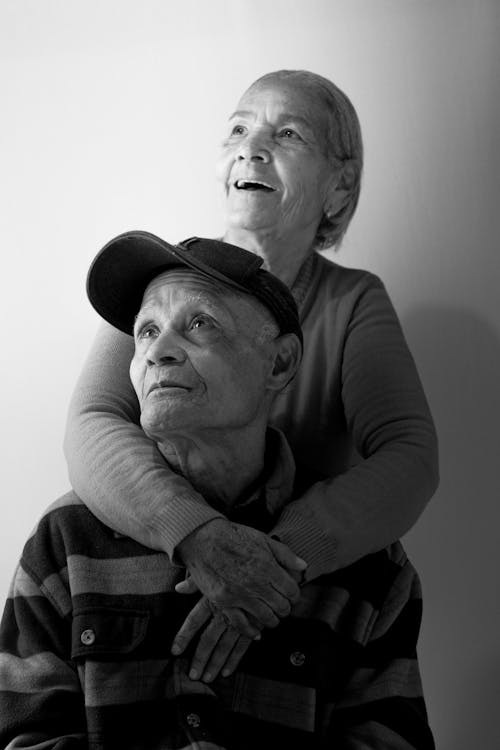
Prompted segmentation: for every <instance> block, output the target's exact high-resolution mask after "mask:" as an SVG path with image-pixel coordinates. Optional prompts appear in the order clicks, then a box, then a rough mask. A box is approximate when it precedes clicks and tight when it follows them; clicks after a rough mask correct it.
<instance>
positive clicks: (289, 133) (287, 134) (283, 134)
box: [278, 128, 302, 140]
mask: <svg viewBox="0 0 500 750" xmlns="http://www.w3.org/2000/svg"><path fill="white" fill-rule="evenodd" d="M278 136H279V137H280V138H292V139H298V140H302V138H301V137H300V135H299V134H298V133H296V132H295V130H292V128H283V129H282V130H280V131H279V133H278Z"/></svg>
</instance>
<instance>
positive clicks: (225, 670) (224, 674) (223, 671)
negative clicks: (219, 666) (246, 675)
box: [222, 669, 231, 677]
mask: <svg viewBox="0 0 500 750" xmlns="http://www.w3.org/2000/svg"><path fill="white" fill-rule="evenodd" d="M230 674H231V670H230V669H223V670H222V676H223V677H229V675H230Z"/></svg>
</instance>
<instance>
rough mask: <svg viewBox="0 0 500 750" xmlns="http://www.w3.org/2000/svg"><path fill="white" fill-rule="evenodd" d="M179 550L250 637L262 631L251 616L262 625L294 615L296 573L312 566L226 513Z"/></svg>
mask: <svg viewBox="0 0 500 750" xmlns="http://www.w3.org/2000/svg"><path fill="white" fill-rule="evenodd" d="M177 552H178V554H179V555H180V557H181V559H182V561H183V562H184V565H185V566H186V568H187V569H188V571H189V573H190V575H191V577H192V579H193V582H194V583H195V584H196V586H197V588H198V589H199V590H200V591H201V593H202V594H204V595H205V596H206V597H207V599H208V600H209V601H210V602H211V603H212V604H213V605H214V606H215V608H216V609H217V610H220V611H224V612H225V616H226V617H227V618H228V620H229V622H230V624H231V625H232V626H233V627H234V628H235V629H236V630H238V631H239V632H240V633H241V634H242V635H245V636H247V637H250V638H252V637H255V635H257V632H256V628H255V626H254V627H248V616H250V617H251V618H252V621H254V622H255V625H256V626H257V628H258V630H261V629H262V628H264V627H267V628H273V627H276V625H277V624H278V622H279V619H280V618H281V617H286V616H287V615H288V614H290V610H291V607H292V605H293V604H294V603H295V602H296V601H297V600H298V598H299V596H300V589H299V586H298V583H297V581H296V580H295V577H296V576H297V575H298V574H300V573H302V572H303V571H304V570H305V568H306V567H307V564H306V562H305V561H304V560H302V559H301V558H300V557H297V556H296V555H295V554H294V553H293V552H292V551H291V550H290V549H289V548H288V547H287V546H286V545H284V544H281V542H278V541H276V540H275V539H271V538H270V537H268V536H267V535H266V534H264V533H263V532H261V531H257V529H253V528H251V527H249V526H243V525H240V524H237V523H232V522H230V521H227V520H226V519H220V518H217V519H214V520H213V521H210V522H209V523H207V524H205V525H204V526H201V527H200V528H199V529H196V531H194V532H193V533H192V534H190V535H189V536H188V537H187V538H186V539H185V540H184V541H183V542H181V544H180V545H179V546H178V547H177ZM182 590H183V589H182V584H181V585H180V587H179V588H178V591H180V592H182ZM238 610H242V611H243V613H244V615H246V616H247V617H246V618H242V616H241V612H239V611H238Z"/></svg>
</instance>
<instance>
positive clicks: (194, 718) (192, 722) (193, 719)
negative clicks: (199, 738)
mask: <svg viewBox="0 0 500 750" xmlns="http://www.w3.org/2000/svg"><path fill="white" fill-rule="evenodd" d="M186 721H187V723H188V724H189V726H190V727H194V728H195V729H196V728H197V727H199V726H200V724H201V719H200V717H199V716H198V714H188V715H187V716H186Z"/></svg>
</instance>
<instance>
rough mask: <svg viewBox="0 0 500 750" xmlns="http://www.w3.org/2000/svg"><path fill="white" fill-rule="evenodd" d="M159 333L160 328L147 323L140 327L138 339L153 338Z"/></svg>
mask: <svg viewBox="0 0 500 750" xmlns="http://www.w3.org/2000/svg"><path fill="white" fill-rule="evenodd" d="M157 334H158V329H157V328H156V326H153V325H146V326H143V327H142V328H140V329H139V331H138V333H137V338H138V339H152V338H154V337H155V336H156V335H157Z"/></svg>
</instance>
